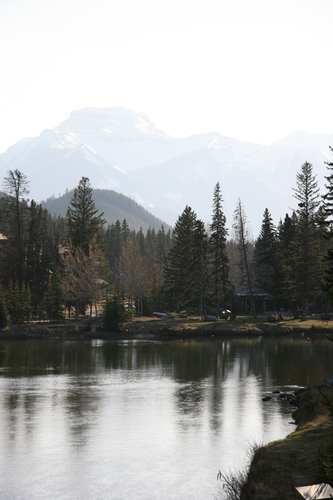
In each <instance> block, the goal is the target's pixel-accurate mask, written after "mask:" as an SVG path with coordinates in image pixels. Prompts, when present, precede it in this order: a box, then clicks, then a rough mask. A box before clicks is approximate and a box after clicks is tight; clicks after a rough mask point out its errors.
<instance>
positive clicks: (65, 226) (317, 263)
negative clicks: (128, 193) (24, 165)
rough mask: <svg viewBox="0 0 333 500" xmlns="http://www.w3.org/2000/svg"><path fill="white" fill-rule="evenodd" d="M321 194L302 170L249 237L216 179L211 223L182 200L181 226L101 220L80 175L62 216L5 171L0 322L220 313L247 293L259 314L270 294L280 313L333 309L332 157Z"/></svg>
mask: <svg viewBox="0 0 333 500" xmlns="http://www.w3.org/2000/svg"><path fill="white" fill-rule="evenodd" d="M327 172H328V174H327V176H326V177H325V179H326V184H325V189H326V192H325V194H324V195H323V196H320V193H319V188H318V182H317V180H316V176H315V175H314V173H313V166H312V165H311V164H310V163H308V162H305V163H304V164H303V165H302V166H301V167H300V170H299V172H298V173H297V175H296V183H295V187H293V188H292V189H293V196H294V199H295V205H296V208H295V209H294V210H293V211H292V213H291V214H286V215H285V217H284V219H283V220H282V219H281V220H280V222H279V224H278V225H277V227H276V226H274V224H273V220H272V217H271V214H270V212H269V209H268V208H266V209H265V211H264V214H263V219H262V224H261V230H260V234H259V236H258V237H257V239H256V240H253V238H252V237H251V236H250V230H249V224H248V221H247V218H246V212H245V207H244V205H243V203H242V201H241V200H240V199H239V200H238V201H237V205H236V208H235V211H234V217H233V221H232V225H231V229H232V235H231V237H230V236H229V229H228V227H227V220H226V217H225V214H224V211H223V195H222V191H221V186H220V183H219V182H217V183H216V185H215V188H214V191H213V199H212V220H211V223H210V224H206V225H205V224H204V222H203V221H201V220H200V219H199V218H198V217H197V215H196V213H195V212H194V210H193V209H192V208H191V207H189V206H186V207H185V209H184V211H183V212H182V214H180V216H179V217H178V219H177V222H176V224H175V227H174V230H173V232H172V233H171V231H168V232H165V230H164V227H163V226H161V229H160V230H158V231H155V230H154V229H148V231H147V232H146V234H144V233H143V231H142V229H140V230H139V231H137V232H136V231H134V230H131V229H130V228H129V226H128V224H127V222H126V220H123V221H122V222H121V221H119V220H117V221H116V222H115V223H113V224H111V225H108V226H106V221H105V220H104V218H103V213H99V211H98V210H97V209H96V207H95V203H94V201H93V198H92V187H91V185H90V181H89V179H88V178H87V177H82V179H81V180H80V182H79V184H78V186H77V187H76V188H75V189H74V192H73V196H72V198H71V201H70V204H69V206H68V210H67V214H66V216H65V217H60V216H59V217H56V216H51V214H50V213H48V212H47V210H45V209H43V208H42V206H41V205H39V204H37V203H36V202H35V201H34V200H31V201H30V200H29V199H28V194H29V181H28V179H27V177H26V176H25V175H24V174H23V173H22V172H20V171H19V170H15V171H11V170H10V171H9V172H8V173H7V175H6V177H5V178H4V181H3V192H2V194H1V197H0V214H1V217H0V233H1V236H0V238H1V239H0V273H1V274H0V278H1V287H2V289H1V293H0V326H2V327H3V326H5V325H6V324H7V321H8V320H10V322H12V323H20V322H24V321H30V320H31V319H50V320H59V319H61V318H63V317H69V315H70V313H71V311H72V314H73V311H75V314H76V316H77V317H78V316H79V314H81V313H84V312H85V311H86V309H87V307H88V308H90V315H93V311H94V309H95V314H96V315H97V307H99V306H100V304H101V303H104V322H105V326H106V327H116V326H117V325H118V324H119V323H120V322H121V321H122V320H123V319H124V317H125V316H127V317H128V318H131V317H132V316H133V315H134V314H138V315H143V314H145V315H151V314H152V313H153V312H154V311H167V312H168V311H169V312H171V311H178V312H180V311H185V312H186V313H187V314H188V313H190V312H194V313H197V314H200V315H201V317H202V318H203V317H205V316H207V315H208V316H209V315H210V314H213V315H214V316H218V315H220V314H221V313H222V311H230V314H237V313H238V311H239V300H238V299H239V296H240V291H241V292H242V295H243V296H246V297H247V299H248V304H249V311H250V312H251V313H252V314H253V315H254V316H256V314H257V311H256V304H257V301H256V298H257V297H258V295H259V294H265V296H266V297H268V298H269V300H270V304H271V306H272V307H273V308H274V309H275V310H280V309H281V310H290V311H292V313H293V314H294V316H295V317H302V318H303V319H305V318H306V315H307V314H308V312H309V311H328V310H330V305H331V302H332V300H333V246H332V238H333V163H332V162H328V163H327Z"/></svg>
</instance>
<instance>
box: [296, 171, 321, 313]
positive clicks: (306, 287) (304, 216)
mask: <svg viewBox="0 0 333 500" xmlns="http://www.w3.org/2000/svg"><path fill="white" fill-rule="evenodd" d="M293 191H294V194H293V196H294V198H295V199H296V200H297V201H298V208H297V210H296V214H297V237H296V243H297V247H298V248H297V250H298V251H297V254H298V257H299V258H298V260H297V262H296V267H295V268H294V269H293V271H294V275H295V278H296V288H297V297H298V300H299V301H300V303H301V305H302V320H305V319H306V313H307V305H308V300H309V297H311V296H312V297H313V296H314V294H315V293H316V292H317V291H318V288H319V286H318V276H317V269H318V264H319V252H318V246H319V236H320V232H319V225H318V210H317V209H318V207H319V187H318V182H317V181H316V176H315V175H313V167H312V165H311V163H308V162H305V163H303V165H302V166H301V170H300V172H298V173H297V175H296V188H293Z"/></svg>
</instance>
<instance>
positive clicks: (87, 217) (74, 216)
mask: <svg viewBox="0 0 333 500" xmlns="http://www.w3.org/2000/svg"><path fill="white" fill-rule="evenodd" d="M92 191H93V190H92V187H91V185H90V182H89V179H88V177H82V179H81V180H80V182H79V184H78V186H77V187H76V188H75V189H74V193H73V196H72V199H71V201H70V206H69V207H68V210H67V220H68V227H69V236H70V237H71V239H72V243H73V245H74V247H81V248H82V249H83V251H84V252H85V253H86V254H87V253H88V251H89V243H90V242H91V241H92V239H93V237H94V236H95V235H96V234H100V232H101V228H102V227H103V225H104V224H105V222H106V221H105V220H104V219H103V215H104V214H103V213H101V214H99V213H98V209H97V208H96V205H95V202H94V200H93V197H92Z"/></svg>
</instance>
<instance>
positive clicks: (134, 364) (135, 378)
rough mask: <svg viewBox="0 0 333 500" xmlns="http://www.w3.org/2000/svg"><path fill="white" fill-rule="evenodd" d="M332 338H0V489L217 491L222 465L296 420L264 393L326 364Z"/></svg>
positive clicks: (33, 493) (123, 493) (161, 494)
mask: <svg viewBox="0 0 333 500" xmlns="http://www.w3.org/2000/svg"><path fill="white" fill-rule="evenodd" d="M332 344H333V343H332V342H328V341H327V340H326V339H318V340H310V341H306V339H305V338H301V337H297V338H296V337H279V338H274V337H268V338H266V337H256V338H254V337H251V338H246V337H243V338H239V337H238V338H232V337H226V338H219V339H216V338H214V339H209V340H202V341H200V340H173V341H163V342H152V341H96V340H94V341H62V340H60V339H58V340H50V341H33V340H31V341H27V342H2V343H0V412H1V415H0V417H1V418H0V440H1V441H0V443H1V446H0V497H1V498H2V499H10V500H14V499H20V500H22V499H23V500H24V499H29V500H31V499H34V500H36V499H45V498H47V499H71V500H73V499H80V500H81V499H85V500H92V499H93V500H95V499H96V500H97V499H116V500H122V499H123V500H128V499H138V500H141V499H142V500H152V499H161V500H164V499H165V500H166V499H168V500H170V499H174V500H181V499H188V500H190V499H191V500H193V499H196V500H207V499H212V500H214V498H217V497H218V496H219V492H220V489H221V485H220V484H219V483H218V482H217V479H216V477H217V473H218V471H219V470H221V471H222V472H224V473H226V472H228V471H230V470H236V469H237V468H240V467H242V466H244V465H245V464H246V463H247V449H248V448H249V446H250V445H251V444H255V443H257V444H262V443H267V442H269V441H272V440H276V439H280V438H283V437H285V436H286V435H287V434H289V433H290V432H292V431H293V430H294V429H295V425H294V424H293V423H292V417H291V412H292V407H291V406H290V405H289V403H288V402H287V401H286V400H284V399H282V398H280V397H279V396H278V395H277V394H274V395H272V394H271V393H272V391H274V390H281V391H292V390H293V389H294V388H296V387H303V386H307V385H313V384H320V383H322V382H323V381H324V379H325V378H326V377H327V376H328V375H332V371H333V370H332V347H333V346H332ZM265 394H271V395H272V396H273V398H272V400H271V401H268V402H263V401H262V397H263V396H264V395H265ZM219 498H221V497H219Z"/></svg>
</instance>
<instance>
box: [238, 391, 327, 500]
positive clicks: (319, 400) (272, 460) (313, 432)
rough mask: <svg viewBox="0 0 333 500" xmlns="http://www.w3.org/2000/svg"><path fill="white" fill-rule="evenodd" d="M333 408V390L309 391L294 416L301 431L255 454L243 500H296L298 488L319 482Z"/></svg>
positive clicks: (242, 493)
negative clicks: (321, 458) (296, 489)
mask: <svg viewBox="0 0 333 500" xmlns="http://www.w3.org/2000/svg"><path fill="white" fill-rule="evenodd" d="M332 407H333V390H332V389H326V388H312V389H309V390H307V391H305V392H304V393H303V394H302V395H301V396H300V403H299V408H298V410H296V412H295V413H294V417H295V419H296V421H297V423H298V428H297V430H296V431H295V432H293V433H292V434H290V435H289V436H288V437H287V438H286V439H284V440H281V441H276V442H274V443H271V444H268V445H267V446H264V447H262V448H259V449H258V450H257V451H256V452H255V453H254V456H253V459H252V462H251V465H250V468H249V472H248V476H247V480H246V482H245V484H244V485H243V488H242V491H241V492H240V495H239V499H242V500H243V499H249V500H250V499H253V500H268V499H276V500H279V499H286V500H288V499H294V498H298V497H297V496H296V491H295V486H304V485H308V484H314V483H316V482H317V481H318V473H319V467H320V457H321V455H322V450H323V449H324V448H325V446H327V443H328V441H329V439H330V437H331V435H332V432H333V426H332Z"/></svg>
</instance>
